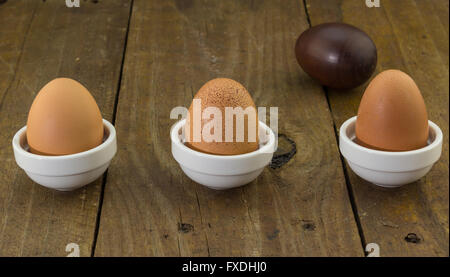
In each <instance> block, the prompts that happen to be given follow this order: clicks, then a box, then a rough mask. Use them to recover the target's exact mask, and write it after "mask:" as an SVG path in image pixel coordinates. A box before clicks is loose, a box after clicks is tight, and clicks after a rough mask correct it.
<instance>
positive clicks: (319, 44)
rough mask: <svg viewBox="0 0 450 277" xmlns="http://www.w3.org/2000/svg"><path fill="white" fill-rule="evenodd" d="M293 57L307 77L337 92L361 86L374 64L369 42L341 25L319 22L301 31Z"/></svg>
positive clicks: (357, 30) (352, 27) (346, 25)
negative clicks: (335, 89) (337, 90)
mask: <svg viewBox="0 0 450 277" xmlns="http://www.w3.org/2000/svg"><path fill="white" fill-rule="evenodd" d="M295 56H296V58H297V61H298V63H299V65H300V66H301V67H302V68H303V70H304V71H305V72H306V73H308V75H310V76H311V77H312V78H314V79H316V80H318V81H319V82H320V83H321V84H322V85H324V86H328V87H331V88H337V89H343V88H345V89H347V88H354V87H357V86H359V85H361V84H363V83H364V82H366V81H367V80H368V79H369V78H370V76H372V74H373V72H374V70H375V67H376V64H377V48H376V47H375V44H374V43H373V41H372V39H371V38H370V37H369V36H368V35H367V34H366V33H365V32H364V31H362V30H360V29H358V28H356V27H354V26H352V25H349V24H344V23H323V24H319V25H317V26H314V27H312V28H309V29H307V30H306V31H304V32H303V33H302V34H301V35H300V36H299V38H298V39H297V42H296V44H295Z"/></svg>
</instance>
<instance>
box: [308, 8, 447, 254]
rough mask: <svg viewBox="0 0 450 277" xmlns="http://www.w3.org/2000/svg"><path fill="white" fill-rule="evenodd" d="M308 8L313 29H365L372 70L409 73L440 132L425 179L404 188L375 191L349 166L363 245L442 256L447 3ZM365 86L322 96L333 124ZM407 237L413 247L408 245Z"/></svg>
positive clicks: (352, 111) (353, 107) (352, 110)
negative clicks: (337, 25) (372, 51)
mask: <svg viewBox="0 0 450 277" xmlns="http://www.w3.org/2000/svg"><path fill="white" fill-rule="evenodd" d="M306 3H307V10H308V14H309V17H310V20H311V23H312V25H313V26H314V25H317V24H320V23H323V22H330V21H342V22H346V23H350V24H353V25H355V26H357V27H359V28H361V29H363V30H364V31H366V32H367V33H368V34H369V35H370V36H371V38H372V39H373V40H374V42H375V44H376V45H377V48H378V67H377V72H376V73H378V72H380V71H383V70H386V69H391V68H396V69H400V70H402V71H405V72H406V73H408V74H410V75H411V76H412V78H413V79H414V80H415V81H416V83H417V85H418V86H419V88H420V89H421V92H422V94H423V96H424V99H425V102H426V105H427V108H428V115H429V119H430V120H432V121H433V122H435V123H437V124H438V125H439V126H440V127H441V129H442V131H443V133H444V145H443V152H442V156H441V159H440V161H439V162H438V163H436V164H435V166H434V167H433V169H432V170H431V172H430V173H429V174H428V175H427V176H426V177H424V178H422V179H421V180H420V181H418V182H416V183H413V184H410V185H407V186H405V187H402V188H399V189H394V190H383V189H380V188H377V187H375V186H373V185H371V184H369V183H367V182H365V181H363V180H362V179H360V178H359V177H358V176H356V175H355V174H354V173H353V172H352V171H351V170H350V169H349V168H348V167H347V168H348V169H347V173H348V175H349V179H350V182H351V185H352V188H353V191H354V196H355V201H356V205H357V209H358V216H359V219H360V221H361V225H362V229H363V233H364V237H365V240H366V242H367V243H370V242H375V243H378V244H379V245H380V251H381V255H382V256H448V255H449V229H448V226H449V225H448V224H449V222H448V213H449V210H448V207H449V206H448V203H449V199H448V196H449V188H448V186H449V171H448V166H449V159H448V157H449V152H448V150H449V149H448V148H449V147H448V146H449V145H448V135H449V133H448V126H449V109H448V105H449V70H448V59H449V56H448V49H449V46H448V43H449V38H448V16H449V15H448V14H449V4H448V1H446V0H433V1H421V0H417V1H413V0H395V1H394V0H383V1H381V7H380V8H371V9H369V8H366V7H365V4H364V1H359V0H345V1H334V0H319V1H316V0H314V1H312V0H307V1H306ZM364 88H365V86H361V87H359V88H356V89H354V90H351V91H333V90H331V91H329V92H328V93H329V101H330V105H331V109H332V114H333V119H334V122H335V124H336V126H337V127H339V126H340V125H341V124H342V123H343V122H344V121H345V120H346V119H348V118H350V117H351V116H354V115H356V113H357V109H358V106H359V101H360V99H361V96H362V94H363V92H364ZM409 233H413V234H415V235H416V236H417V237H418V238H419V242H418V243H413V242H411V240H409V241H410V242H407V240H405V237H407V235H408V234H409Z"/></svg>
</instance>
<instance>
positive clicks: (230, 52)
mask: <svg viewBox="0 0 450 277" xmlns="http://www.w3.org/2000/svg"><path fill="white" fill-rule="evenodd" d="M0 2H1V4H0V255H1V256H66V255H68V254H69V253H68V252H66V246H67V245H68V244H69V243H76V244H77V245H79V250H80V255H81V256H364V255H365V254H366V253H365V246H366V245H367V244H368V243H376V244H378V245H379V249H380V255H381V256H448V255H449V221H448V216H449V198H448V197H449V143H448V137H449V136H448V135H449V108H448V107H449V33H448V31H449V1H448V0H431V1H424V0H415V1H414V0H381V7H379V8H367V7H366V5H365V1H364V0H342V1H337V0H283V1H280V2H278V1H270V0H253V1H250V0H248V1H244V0H242V1H219V0H216V1H206V0H167V1H156V0H134V1H133V0H108V1H106V0H99V1H86V0H84V1H81V7H80V8H67V7H66V5H65V1H64V0H47V1H34V0H9V1H6V2H5V1H0ZM330 21H342V22H346V23H350V24H353V25H355V26H357V27H359V28H361V29H363V30H364V31H365V32H367V33H368V34H369V35H370V36H371V38H372V39H373V40H374V42H375V44H376V45H377V48H378V65H377V69H376V71H377V73H378V72H380V71H382V70H386V69H390V68H397V69H401V70H403V71H405V72H407V73H408V74H410V75H411V76H412V77H413V78H414V79H415V81H416V82H417V84H418V86H419V87H420V89H421V91H422V94H423V96H424V99H425V102H426V104H427V108H428V113H429V118H430V119H431V120H432V121H434V122H435V123H437V124H438V125H439V126H440V127H441V129H442V131H443V133H444V146H443V153H442V157H441V159H440V160H439V162H438V163H436V164H435V166H434V167H433V169H432V170H431V172H430V173H429V174H428V175H427V176H426V177H424V178H422V179H421V180H420V181H418V182H416V183H413V184H410V185H407V186H404V187H402V188H399V189H389V190H388V189H381V188H378V187H375V186H373V185H371V184H369V183H367V182H365V181H363V180H362V179H360V178H359V177H358V176H356V175H355V174H354V173H353V172H352V171H351V170H350V169H349V168H348V166H347V164H346V163H345V162H344V161H343V159H342V157H341V156H340V154H339V150H338V142H337V134H338V131H339V127H340V126H341V124H342V123H343V122H344V121H345V120H346V119H348V118H349V117H351V116H353V115H356V112H357V108H358V105H359V101H360V99H361V96H362V93H363V91H364V88H365V85H363V86H361V87H358V88H356V89H353V90H350V91H334V90H329V89H326V88H323V87H322V86H320V85H319V84H318V83H317V82H315V81H314V80H312V79H310V78H309V77H308V76H307V75H306V74H305V72H304V71H303V70H302V69H301V68H300V67H299V66H298V64H297V62H296V60H295V56H294V44H295V41H296V39H297V37H298V35H299V34H300V33H301V32H303V31H304V30H306V29H307V28H309V27H311V26H314V25H317V24H320V23H322V22H330ZM61 76H65V77H70V78H73V79H76V80H78V81H80V82H81V83H83V84H84V85H85V86H86V87H87V88H88V89H89V90H90V92H91V93H92V94H93V95H94V97H95V99H96V100H97V103H98V104H99V106H100V109H101V111H102V114H103V117H104V118H105V119H107V120H109V121H111V122H113V123H114V124H115V127H116V130H117V136H118V153H117V155H116V157H115V158H114V159H113V162H112V164H111V166H110V168H109V170H108V172H107V173H105V175H104V176H103V177H102V178H100V179H99V180H97V181H96V182H94V183H92V184H90V185H88V186H86V187H84V188H83V189H79V190H77V191H74V192H70V193H62V192H56V191H53V190H49V189H46V188H43V187H41V186H39V185H37V184H35V183H33V182H32V181H31V180H30V179H29V178H28V177H27V176H26V175H25V173H24V172H23V171H22V170H21V169H20V168H19V167H18V166H17V165H16V163H15V160H14V156H13V151H12V147H11V139H12V137H13V135H14V133H15V132H16V131H17V130H19V129H20V128H21V127H23V126H24V125H25V124H26V118H27V113H28V109H29V107H30V105H31V103H32V101H33V99H34V96H35V95H36V93H37V92H38V91H39V89H40V88H41V87H42V86H44V85H45V84H46V83H47V82H49V81H50V80H52V79H53V78H56V77H61ZM215 77H229V78H232V79H235V80H237V81H239V82H241V83H242V84H243V85H244V86H245V87H247V88H248V90H249V91H250V93H251V95H252V97H253V99H254V101H255V103H256V105H257V106H266V107H273V106H276V107H278V110H279V132H280V133H281V134H283V136H282V137H281V138H280V148H281V149H280V151H279V152H283V151H285V152H289V151H290V150H291V149H290V147H292V145H291V144H290V143H289V141H290V140H291V141H293V142H295V144H296V151H297V152H296V154H295V155H294V156H293V157H292V158H291V159H290V160H289V161H287V163H285V164H283V165H282V166H281V167H279V168H271V167H267V168H266V169H265V170H264V172H263V174H262V175H261V176H260V177H258V178H257V180H255V181H254V182H252V183H251V184H249V185H247V186H244V187H242V188H237V189H233V190H229V191H213V190H210V189H207V188H205V187H202V186H200V185H198V184H196V183H194V182H192V181H191V180H190V179H188V178H187V177H186V176H185V175H184V173H183V172H182V171H181V169H180V168H179V166H178V165H177V163H176V162H175V160H174V159H173V158H172V155H171V151H170V139H169V130H170V127H171V125H172V124H174V123H175V120H173V119H170V117H169V114H170V111H171V109H172V108H173V107H176V106H185V107H188V106H189V104H190V102H191V100H192V96H193V94H195V92H196V91H197V90H198V89H199V88H200V86H201V85H202V84H203V83H205V82H206V81H208V80H210V79H212V78H215ZM277 154H279V153H277Z"/></svg>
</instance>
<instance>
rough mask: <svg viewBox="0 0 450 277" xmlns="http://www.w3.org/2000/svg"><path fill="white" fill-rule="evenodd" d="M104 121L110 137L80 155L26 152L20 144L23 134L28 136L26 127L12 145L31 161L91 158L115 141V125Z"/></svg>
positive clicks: (17, 135) (16, 135) (19, 132)
mask: <svg viewBox="0 0 450 277" xmlns="http://www.w3.org/2000/svg"><path fill="white" fill-rule="evenodd" d="M102 120H103V126H104V127H105V128H107V129H108V132H109V135H108V137H107V138H106V140H105V141H103V142H102V143H101V144H99V145H98V146H96V147H94V148H91V149H89V150H86V151H83V152H78V153H75V154H69V155H58V156H46V155H39V154H34V153H31V152H29V151H27V150H25V149H24V148H23V146H22V145H21V143H20V138H21V136H22V134H24V133H25V135H26V131H27V126H26V125H25V126H24V127H22V128H21V129H20V130H19V131H17V132H16V134H15V135H14V137H13V140H12V145H13V148H14V149H15V150H17V151H18V152H20V154H22V155H24V156H26V157H27V158H30V159H38V160H52V161H57V160H69V159H75V158H83V157H85V156H89V155H92V154H94V153H97V152H99V151H102V150H103V149H105V148H106V147H107V146H108V145H109V144H111V143H112V142H113V141H114V140H115V137H116V129H115V127H114V125H112V124H111V123H110V122H109V121H108V120H106V119H104V118H103V119H102Z"/></svg>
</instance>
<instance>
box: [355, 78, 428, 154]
mask: <svg viewBox="0 0 450 277" xmlns="http://www.w3.org/2000/svg"><path fill="white" fill-rule="evenodd" d="M428 134H429V133H428V116H427V110H426V107H425V102H424V100H423V97H422V94H421V93H420V90H419V88H418V87H417V85H416V83H415V82H414V80H413V79H412V78H411V77H410V76H409V75H407V74H406V73H404V72H402V71H399V70H387V71H384V72H381V73H380V74H378V75H377V76H376V77H375V78H374V79H373V80H372V81H371V82H370V84H369V85H368V87H367V88H366V90H365V92H364V95H363V97H362V99H361V103H360V106H359V109H358V117H357V120H356V138H357V142H358V143H359V144H361V145H363V146H366V147H369V148H373V149H377V150H384V151H409V150H415V149H419V148H422V147H425V146H426V145H427V140H428Z"/></svg>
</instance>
